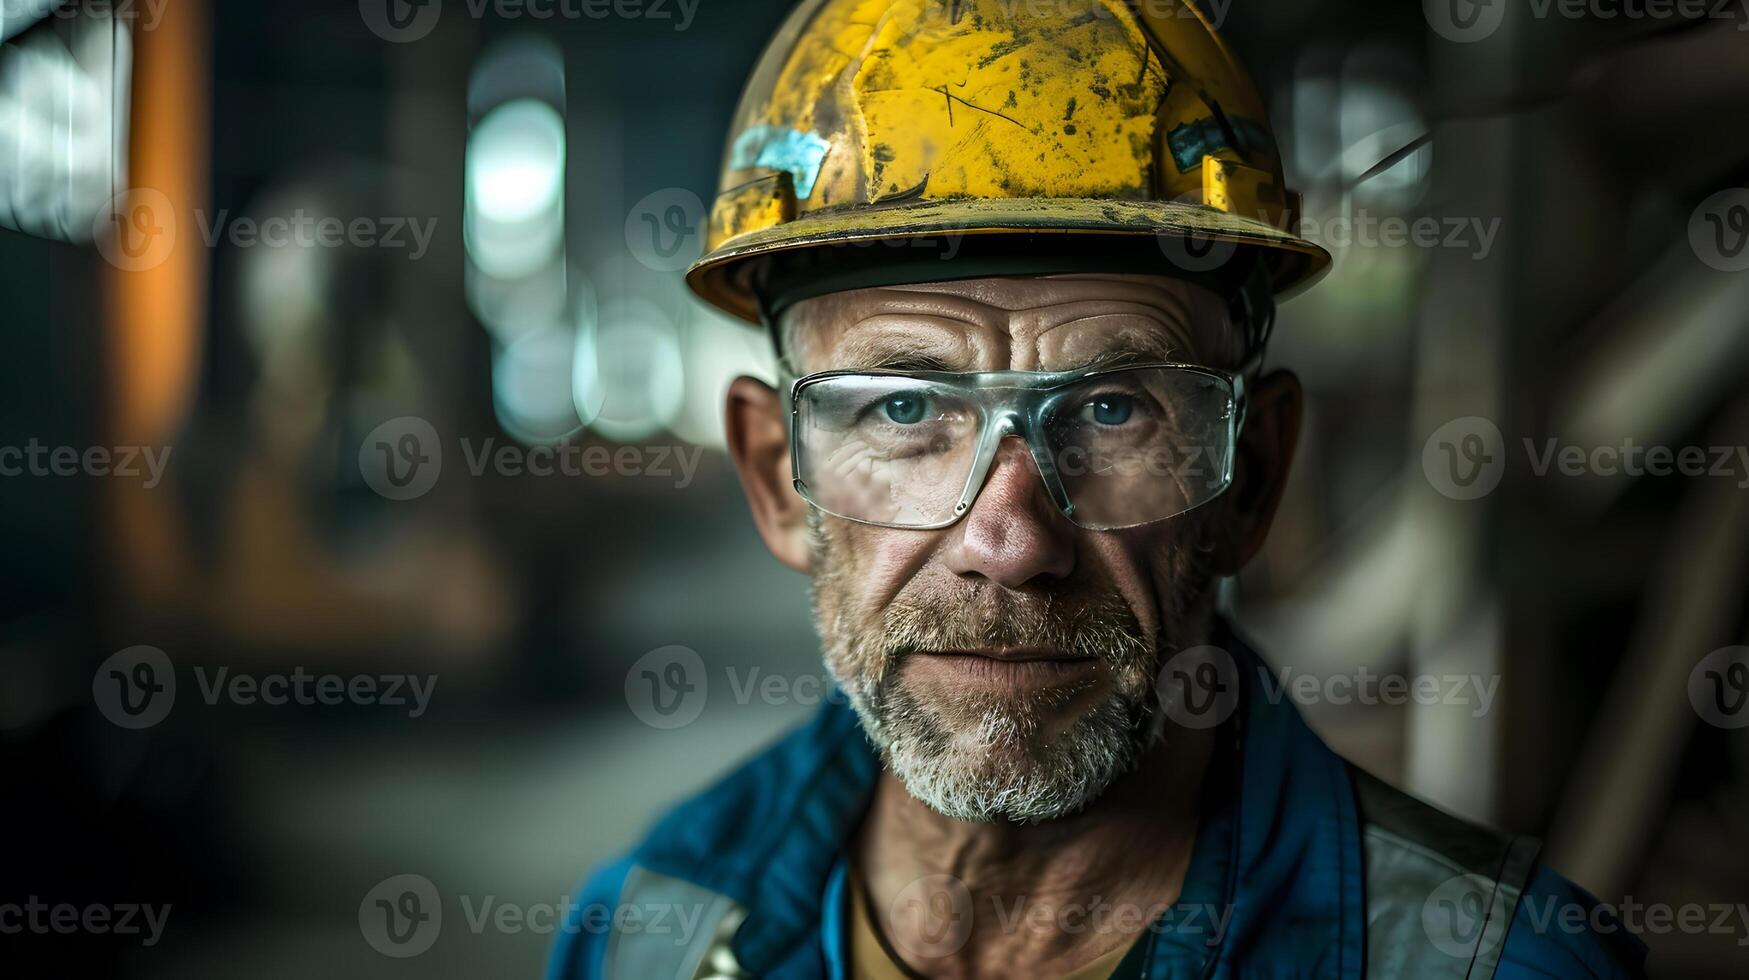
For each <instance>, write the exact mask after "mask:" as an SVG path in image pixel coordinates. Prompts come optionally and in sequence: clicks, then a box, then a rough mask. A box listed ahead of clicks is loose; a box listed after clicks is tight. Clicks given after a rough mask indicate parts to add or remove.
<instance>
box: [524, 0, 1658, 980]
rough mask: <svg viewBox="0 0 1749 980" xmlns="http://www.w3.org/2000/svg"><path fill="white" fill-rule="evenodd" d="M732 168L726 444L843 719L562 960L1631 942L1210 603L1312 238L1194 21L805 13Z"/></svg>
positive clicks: (693, 810)
mask: <svg viewBox="0 0 1749 980" xmlns="http://www.w3.org/2000/svg"><path fill="white" fill-rule="evenodd" d="M722 187H723V190H722V192H721V194H719V196H718V198H717V201H716V205H715V207H714V210H713V214H712V228H711V245H712V250H711V252H710V253H709V254H707V255H706V256H705V257H704V258H703V259H702V260H701V261H700V262H699V263H698V264H697V265H696V266H695V267H694V268H693V270H692V271H691V273H690V274H689V277H688V279H689V283H690V284H691V285H692V287H693V288H694V289H695V290H696V291H697V292H698V293H699V294H700V295H701V296H702V297H704V298H705V299H706V300H708V301H710V302H712V303H714V304H716V305H718V306H719V307H721V308H723V309H725V310H728V311H729V312H731V313H734V314H736V315H739V316H742V317H744V318H746V319H749V320H752V321H755V322H762V323H764V324H766V325H767V326H768V327H769V328H770V329H771V330H772V331H773V335H774V339H775V340H776V343H777V346H778V350H779V354H780V364H781V365H782V369H783V370H782V373H783V375H784V377H783V384H782V388H783V390H782V391H781V392H780V391H776V390H773V389H772V388H769V387H767V386H765V385H764V384H761V383H759V382H757V381H754V380H751V379H747V378H743V379H740V380H738V381H737V382H736V383H735V384H734V385H733V387H732V388H731V390H730V392H729V397H728V406H727V412H728V417H727V431H728V442H729V450H730V453H731V454H732V456H733V457H734V461H735V463H736V466H737V467H738V469H739V472H740V475H741V479H742V482H743V485H744V487H745V490H746V493H747V498H748V501H749V503H750V505H751V508H752V513H753V518H754V521H755V523H756V524H757V525H758V528H759V531H760V534H761V535H762V537H763V538H764V540H765V542H766V544H767V546H768V547H769V548H770V549H771V551H772V553H773V554H774V555H776V557H777V558H778V559H779V560H781V561H783V562H784V563H786V564H788V565H790V566H792V567H794V568H797V569H799V570H802V571H804V572H806V573H808V574H809V575H811V576H812V579H813V583H814V590H813V592H814V605H815V610H816V616H817V620H818V625H819V630H820V634H821V638H822V640H823V643H824V647H825V659H826V664H827V667H828V668H829V670H830V671H831V673H832V676H833V677H834V679H835V680H836V681H837V683H838V685H839V686H840V687H841V689H842V691H843V693H844V694H845V700H846V701H847V702H848V706H846V705H845V704H839V703H833V704H830V705H829V706H828V707H826V708H825V709H824V710H823V711H822V712H821V713H820V714H819V715H818V717H816V718H815V719H814V721H813V722H812V723H811V724H809V725H808V726H806V727H805V728H804V729H803V730H802V731H800V732H797V733H796V734H794V735H792V736H790V737H789V738H788V739H786V740H785V741H783V742H782V743H780V744H779V745H777V746H776V747H775V748H773V749H771V750H770V751H768V752H766V753H764V754H763V755H761V756H760V757H759V758H757V759H755V760H753V761H752V762H751V763H749V764H748V765H747V766H745V767H744V768H742V769H741V770H740V771H739V772H737V773H735V774H733V775H731V776H730V777H728V778H727V779H726V780H725V781H724V782H722V783H721V784H719V785H718V786H717V787H715V788H713V789H711V790H709V791H707V792H705V793H704V794H703V795H701V796H699V797H697V798H695V799H693V800H692V801H690V802H688V803H685V804H683V805H682V806H680V807H679V808H677V809H676V810H675V811H674V812H673V813H672V814H670V815H669V816H668V817H667V818H665V819H664V820H663V821H662V822H661V823H660V824H659V825H658V826H657V827H656V828H655V830H654V831H653V832H652V833H651V834H650V835H649V837H648V838H647V839H646V840H645V841H644V842H643V843H642V844H640V845H639V846H638V847H637V848H636V849H635V850H634V851H633V852H632V853H631V854H630V855H628V856H627V857H626V858H624V859H622V860H620V861H618V862H616V863H614V864H611V865H610V866H608V867H606V868H604V869H601V870H600V871H598V872H597V873H596V874H595V875H594V876H593V877H592V878H591V879H590V882H589V884H588V886H587V891H586V896H585V899H584V911H583V912H582V913H580V914H579V915H578V916H577V917H575V918H573V919H572V921H570V922H568V923H567V924H566V928H565V929H564V930H562V932H563V938H562V941H561V942H560V943H559V945H558V947H557V949H556V950H555V954H554V959H553V964H552V973H553V975H554V976H556V977H595V976H614V977H706V976H758V977H767V976H769V977H812V976H834V977H889V976H907V975H919V976H931V977H1010V976H1027V977H1035V976H1036V977H1077V978H1080V977H1107V976H1120V977H1213V976H1221V977H1228V976H1232V977H1239V976H1243V977H1251V976H1264V975H1267V976H1319V977H1361V976H1373V977H1385V976H1390V977H1487V976H1497V977H1528V976H1561V977H1566V976H1621V975H1632V974H1634V973H1636V972H1637V971H1638V970H1639V966H1638V963H1639V960H1640V958H1641V957H1642V956H1643V950H1641V949H1640V948H1639V947H1638V946H1637V944H1636V943H1634V942H1633V941H1632V940H1631V939H1623V938H1621V937H1611V936H1606V935H1601V934H1600V933H1599V931H1597V930H1594V928H1593V926H1594V925H1595V924H1596V923H1598V922H1600V921H1603V920H1600V919H1599V918H1597V917H1595V916H1592V915H1590V914H1589V913H1590V911H1591V910H1592V909H1593V907H1594V905H1595V903H1594V901H1593V900H1591V899H1590V898H1589V897H1588V896H1585V895H1584V894H1583V893H1581V892H1579V891H1578V890H1577V889H1576V888H1574V886H1572V885H1571V884H1569V883H1568V882H1566V881H1565V880H1563V879H1561V878H1559V877H1558V876H1557V875H1555V874H1553V873H1552V872H1550V871H1548V870H1546V869H1544V868H1542V867H1540V866H1538V865H1537V864H1536V860H1535V857H1536V846H1535V844H1534V843H1533V842H1529V841H1525V840H1522V839H1502V838H1498V837H1496V836H1495V835H1493V834H1491V833H1488V832H1486V831H1483V830H1480V829H1477V828H1473V827H1470V826H1467V825H1465V824H1463V823H1461V822H1459V821H1457V820H1456V819H1454V818H1451V817H1447V816H1445V815H1444V814H1441V813H1439V812H1438V811H1435V810H1433V809H1431V808H1429V807H1426V806H1424V805H1422V804H1419V803H1417V802H1415V801H1413V800H1412V799H1410V798H1408V797H1406V796H1403V795H1402V794H1400V793H1397V792H1396V791H1394V790H1391V789H1389V788H1387V787H1385V786H1383V785H1382V784H1380V783H1378V782H1376V781H1374V780H1372V779H1371V778H1369V777H1367V776H1365V775H1364V774H1362V773H1360V772H1358V771H1357V770H1354V769H1352V768H1351V767H1349V766H1348V765H1347V764H1346V763H1344V762H1343V761H1342V760H1341V759H1339V758H1337V757H1336V756H1335V755H1334V754H1332V753H1331V752H1330V751H1329V750H1328V749H1327V748H1325V747H1324V745H1323V744H1322V743H1321V742H1319V741H1318V739H1317V738H1316V737H1315V736H1313V735H1312V734H1311V733H1310V732H1309V731H1308V730H1307V729H1306V727H1305V726H1304V724H1303V723H1302V722H1301V721H1300V719H1299V717H1298V715H1297V713H1296V712H1295V710H1294V709H1293V707H1292V706H1291V705H1290V704H1288V703H1286V702H1285V701H1281V700H1280V699H1271V698H1268V697H1266V696H1265V695H1264V693H1263V692H1262V691H1261V690H1259V689H1258V685H1257V683H1256V681H1255V680H1254V678H1255V677H1256V676H1257V675H1256V666H1257V665H1258V664H1259V663H1260V661H1259V660H1258V659H1257V657H1256V655H1255V654H1254V653H1252V652H1251V651H1250V650H1249V649H1248V648H1247V647H1246V646H1245V645H1244V644H1243V643H1242V642H1241V641H1240V640H1239V639H1238V638H1237V637H1236V636H1235V635H1234V633H1233V632H1232V630H1231V629H1230V628H1229V627H1228V626H1227V625H1226V623H1225V621H1224V620H1222V619H1221V618H1220V616H1219V615H1218V613H1217V609H1216V603H1215V595H1216V589H1215V586H1216V583H1217V581H1218V580H1219V579H1220V578H1221V577H1223V576H1230V575H1232V574H1234V573H1236V572H1237V571H1238V570H1239V569H1240V567H1241V566H1243V565H1244V564H1245V563H1246V561H1247V560H1249V559H1250V558H1251V557H1252V556H1253V555H1255V554H1256V553H1257V551H1258V549H1259V548H1260V547H1261V545H1262V543H1263V540H1264V537H1265V535H1266V534H1267V532H1268V529H1269V525H1270V521H1271V518H1272V516H1273V514H1274V512H1275V508H1276V504H1277V502H1278V501H1279V500H1280V498H1281V494H1282V489H1283V486H1284V481H1285V478H1286V475H1287V471H1288V466H1289V462H1290V460H1291V458H1292V455H1293V451H1294V447H1295V443H1296V441H1297V437H1298V433H1299V426H1300V417H1301V411H1302V407H1301V405H1302V396H1301V391H1300V388H1299V385H1298V382H1297V381H1296V380H1295V378H1294V377H1293V376H1292V375H1291V374H1288V373H1286V372H1281V371H1276V372H1273V373H1265V372H1263V371H1262V370H1261V367H1260V365H1261V362H1262V356H1263V353H1264V345H1265V342H1266V341H1267V339H1268V334H1269V326H1270V323H1271V321H1272V318H1273V309H1274V305H1273V304H1274V300H1275V297H1276V296H1277V295H1279V294H1280V293H1282V292H1285V291H1286V290H1289V289H1292V288H1295V287H1298V286H1302V285H1304V284H1305V283H1307V282H1308V281H1310V280H1311V279H1312V278H1313V277H1315V276H1316V275H1317V274H1318V273H1320V272H1321V271H1323V269H1324V268H1325V267H1326V266H1327V264H1328V262H1329V258H1328V256H1327V255H1326V254H1325V253H1324V252H1323V250H1322V249H1320V248H1319V247H1317V246H1316V245H1314V244H1312V243H1310V242H1307V241H1304V240H1302V239H1300V238H1298V237H1297V236H1296V235H1294V234H1293V233H1292V232H1291V229H1292V228H1293V226H1294V220H1295V219H1294V211H1295V208H1296V206H1297V202H1296V201H1295V200H1294V199H1293V197H1292V196H1291V195H1289V194H1288V193H1287V192H1286V191H1285V190H1284V189H1283V187H1284V184H1283V180H1282V169H1281V161H1280V159H1279V155H1278V153H1277V151H1276V148H1275V142H1274V139H1273V137H1272V136H1271V134H1270V132H1269V129H1268V124H1267V120H1266V117H1265V114H1264V112H1263V109H1262V106H1261V104H1260V101H1259V99H1258V97H1257V95H1256V93H1255V91H1254V89H1253V88H1252V86H1251V84H1250V83H1249V81H1248V80H1247V79H1246V78H1245V77H1244V75H1243V74H1242V73H1241V72H1240V71H1239V69H1238V68H1237V67H1236V64H1235V62H1234V61H1233V60H1232V59H1231V57H1230V56H1229V54H1228V53H1227V51H1226V49H1225V48H1224V47H1223V46H1222V45H1221V42H1220V41H1219V40H1218V39H1217V38H1216V36H1215V34H1214V32H1213V30H1212V29H1211V28H1210V27H1209V26H1208V24H1207V23H1206V22H1205V21H1204V20H1203V19H1202V18H1201V16H1200V15H1199V14H1197V13H1196V12H1195V10H1194V9H1193V8H1188V7H1185V8H1177V7H1170V6H1168V5H1166V4H1163V3H1152V4H1135V5H1130V4H1126V3H1123V2H1119V0H1078V2H1077V0H1049V2H1032V0H964V2H936V0H928V2H924V0H910V2H906V0H860V2H858V0H812V2H808V3H804V4H803V5H802V7H801V9H799V10H798V11H797V12H796V13H795V14H794V15H793V16H792V17H791V19H790V20H789V21H788V23H787V24H786V25H785V27H784V28H783V29H782V31H781V32H780V33H779V35H778V36H777V38H776V40H775V41H774V42H773V44H772V46H771V48H770V49H769V50H768V51H767V53H766V55H765V58H764V60H763V61H762V62H761V64H760V65H759V67H758V68H757V69H756V71H755V74H754V76H753V80H752V82H751V83H750V85H749V87H748V90H747V92H746V94H745V95H744V97H743V101H742V105H741V109H740V111H739V112H738V113H737V116H736V119H735V122H734V124H733V126H732V130H731V133H730V146H729V153H728V160H727V164H726V168H725V173H724V176H723V182H722ZM1550 910H1561V913H1564V914H1557V915H1556V916H1550V915H1549V914H1547V913H1548V912H1549V911H1550ZM604 913H606V914H605V915H604ZM1575 913H1579V914H1581V915H1582V916H1583V917H1582V918H1581V919H1579V920H1578V921H1579V922H1580V923H1581V924H1580V925H1579V926H1577V927H1574V926H1573V924H1572V923H1573V922H1574V921H1575V920H1574V914H1575ZM658 919H669V920H671V921H678V922H682V923H687V922H690V923H692V927H691V928H689V929H678V930H677V929H673V928H668V929H662V930H657V929H655V928H653V927H649V926H650V924H652V923H654V922H655V921H657V920H658Z"/></svg>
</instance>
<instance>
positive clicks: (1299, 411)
mask: <svg viewBox="0 0 1749 980" xmlns="http://www.w3.org/2000/svg"><path fill="white" fill-rule="evenodd" d="M1246 398H1247V401H1248V403H1249V404H1248V406H1247V408H1246V413H1245V429H1244V431H1243V432H1241V433H1240V434H1239V445H1238V447H1237V458H1236V459H1235V460H1234V466H1233V485H1232V486H1230V487H1228V488H1227V492H1226V493H1225V494H1223V495H1222V496H1223V497H1224V498H1225V512H1224V514H1223V515H1222V520H1221V522H1220V526H1219V527H1218V528H1217V529H1216V531H1215V542H1216V547H1215V554H1214V558H1215V567H1216V571H1218V572H1219V573H1220V574H1222V575H1236V574H1238V572H1239V569H1241V568H1243V567H1245V564H1246V563H1247V562H1249V561H1250V560H1251V559H1252V558H1254V557H1256V555H1257V552H1258V551H1260V550H1261V549H1262V548H1263V541H1264V539H1265V538H1267V537H1268V536H1269V527H1270V525H1271V524H1272V523H1273V522H1274V521H1275V509H1276V507H1277V506H1278V505H1280V503H1281V495H1282V492H1283V491H1284V490H1286V489H1287V474H1288V469H1289V467H1290V466H1291V465H1292V464H1293V458H1294V448H1295V447H1296V446H1298V444H1299V441H1300V420H1301V418H1302V416H1303V415H1304V414H1305V392H1304V391H1303V390H1302V389H1301V388H1300V379H1299V378H1297V377H1295V376H1294V374H1293V373H1292V372H1290V371H1275V372H1273V373H1271V374H1269V375H1268V376H1266V377H1264V378H1261V379H1259V380H1258V382H1257V384H1256V385H1255V386H1253V387H1252V389H1251V390H1250V391H1249V392H1248V393H1247V395H1246Z"/></svg>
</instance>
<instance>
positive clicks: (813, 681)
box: [625, 646, 848, 729]
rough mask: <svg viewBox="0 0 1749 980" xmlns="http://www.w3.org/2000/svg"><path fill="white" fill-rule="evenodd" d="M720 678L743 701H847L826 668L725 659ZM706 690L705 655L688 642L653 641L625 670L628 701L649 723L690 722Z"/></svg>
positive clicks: (771, 703)
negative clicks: (794, 668)
mask: <svg viewBox="0 0 1749 980" xmlns="http://www.w3.org/2000/svg"><path fill="white" fill-rule="evenodd" d="M723 680H724V682H725V686H724V687H722V688H719V690H720V691H726V692H727V694H728V696H729V698H730V700H732V701H733V702H734V703H735V704H737V705H740V706H742V707H745V706H747V705H749V704H752V703H753V702H755V701H758V702H759V703H760V704H763V705H768V706H773V707H779V706H783V705H792V704H794V705H804V706H813V705H819V704H847V703H848V699H847V698H846V696H845V694H844V692H843V691H842V690H840V689H839V688H838V686H837V685H836V684H835V683H833V681H832V678H831V676H830V675H828V674H826V673H824V672H821V673H801V674H796V675H790V674H784V673H780V672H777V671H768V670H766V669H765V668H763V667H759V666H753V667H747V668H740V667H736V666H733V665H727V666H724V667H723ZM710 692H711V683H710V672H709V671H708V670H707V669H706V668H705V663H704V658H703V657H700V656H699V655H698V651H696V650H694V649H692V648H691V647H684V646H665V647H657V648H656V649H654V650H651V651H650V652H648V653H646V654H644V655H643V656H641V657H639V658H638V659H637V660H636V661H634V662H633V663H632V665H631V667H630V668H628V669H627V670H626V677H625V696H626V705H627V706H628V707H630V708H631V709H632V714H633V715H635V716H637V718H638V720H639V721H641V722H643V723H644V724H646V725H649V726H650V727H651V728H661V729H672V728H683V727H685V726H687V725H690V724H692V723H693V722H694V721H696V720H698V716H699V715H700V714H702V713H703V712H704V709H705V704H706V702H707V701H708V700H709V698H710Z"/></svg>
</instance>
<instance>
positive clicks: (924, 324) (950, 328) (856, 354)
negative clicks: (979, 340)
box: [832, 313, 977, 368]
mask: <svg viewBox="0 0 1749 980" xmlns="http://www.w3.org/2000/svg"><path fill="white" fill-rule="evenodd" d="M965 326H966V325H965V324H964V323H963V322H960V321H955V320H948V319H945V318H939V317H924V316H915V315H912V316H905V315H899V314H893V313H876V314H874V315H872V316H867V317H864V318H862V319H861V320H858V321H857V322H855V323H853V324H851V325H850V326H849V327H848V328H846V329H845V331H844V332H843V333H842V334H841V335H840V336H839V339H838V343H837V344H836V345H835V346H834V347H833V350H832V361H833V364H832V366H833V367H834V368H869V367H875V366H879V365H881V364H884V363H886V362H890V361H893V360H897V359H904V358H907V357H920V358H925V359H929V360H940V361H942V362H945V363H950V364H951V363H970V362H972V361H973V360H975V359H976V357H977V345H976V344H975V343H974V342H973V336H974V333H975V331H967V330H966V329H964V328H965Z"/></svg>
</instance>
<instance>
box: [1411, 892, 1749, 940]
mask: <svg viewBox="0 0 1749 980" xmlns="http://www.w3.org/2000/svg"><path fill="white" fill-rule="evenodd" d="M1500 911H1501V909H1500V908H1499V907H1498V899H1497V888H1496V886H1495V883H1494V881H1493V880H1492V879H1490V878H1488V877H1486V876H1484V875H1480V874H1474V873H1470V874H1461V875H1457V876H1455V877H1452V878H1448V879H1446V880H1445V881H1443V882H1441V883H1440V884H1439V886H1438V887H1437V888H1435V889H1433V891H1432V892H1431V893H1429V894H1428V896H1427V899H1426V900H1425V901H1424V902H1422V905H1421V925H1422V928H1423V930H1425V932H1426V934H1427V938H1428V939H1429V940H1431V941H1432V943H1433V945H1434V947H1435V948H1437V949H1438V950H1439V951H1440V952H1442V953H1446V954H1448V955H1450V956H1453V957H1457V958H1459V959H1470V958H1471V957H1474V956H1477V955H1479V954H1482V953H1486V952H1488V951H1490V950H1492V949H1493V948H1494V947H1495V946H1497V945H1498V944H1499V943H1500V940H1501V938H1502V937H1504V936H1505V934H1506V923H1505V922H1504V921H1502V920H1503V917H1502V916H1501V915H1500V914H1499V913H1500ZM1512 928H1513V929H1522V928H1528V929H1530V930H1531V931H1532V932H1534V933H1538V934H1541V935H1551V934H1565V935H1572V936H1582V935H1610V934H1613V933H1617V932H1628V933H1632V934H1634V935H1636V936H1663V935H1668V934H1670V933H1672V932H1679V933H1684V934H1687V935H1702V934H1705V935H1715V936H1734V937H1736V945H1738V946H1749V905H1745V904H1741V903H1728V902H1714V903H1701V902H1685V903H1683V904H1680V905H1672V904H1668V903H1663V902H1640V901H1636V900H1635V899H1634V897H1633V896H1631V895H1629V896H1626V897H1624V898H1623V899H1622V900H1621V901H1620V902H1598V903H1595V904H1594V903H1590V902H1584V903H1581V902H1573V901H1565V900H1563V899H1561V898H1560V897H1558V896H1555V895H1546V896H1535V895H1527V896H1525V897H1524V898H1523V899H1522V900H1521V901H1520V903H1519V907H1518V910H1517V912H1516V913H1515V914H1514V916H1513V919H1512Z"/></svg>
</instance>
